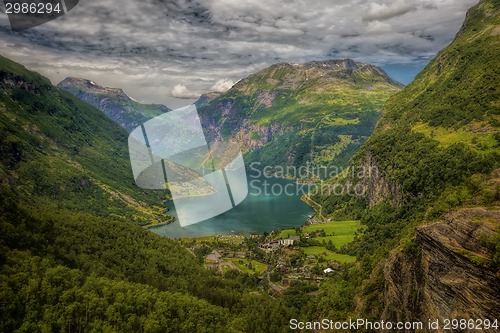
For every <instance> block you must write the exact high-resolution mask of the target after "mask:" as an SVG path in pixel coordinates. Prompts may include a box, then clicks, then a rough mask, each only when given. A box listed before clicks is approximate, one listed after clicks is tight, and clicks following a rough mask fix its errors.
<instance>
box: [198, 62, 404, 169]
mask: <svg viewBox="0 0 500 333" xmlns="http://www.w3.org/2000/svg"><path fill="white" fill-rule="evenodd" d="M400 89H401V85H400V84H398V83H396V82H395V81H394V80H392V79H391V78H390V77H389V76H388V75H387V74H386V73H385V72H384V71H383V70H382V69H380V68H378V67H375V66H372V65H365V64H362V63H359V62H355V61H352V60H349V59H346V60H331V61H314V62H308V63H305V64H289V63H278V64H274V65H272V66H270V67H268V68H265V69H263V70H261V71H259V72H257V73H255V74H252V75H250V76H248V77H247V78H244V79H242V80H240V81H238V82H237V83H236V84H235V85H234V86H233V87H232V88H231V89H229V90H228V91H226V92H225V93H223V94H221V95H219V96H215V98H208V99H207V98H205V100H204V101H203V103H199V104H198V105H199V106H200V107H199V110H198V111H199V114H200V119H201V122H202V124H203V127H204V130H205V134H206V137H207V138H208V140H209V141H216V140H229V141H233V142H236V143H238V144H240V146H241V147H242V150H243V152H245V153H246V156H245V157H246V160H247V161H248V163H250V162H252V161H259V162H261V163H263V164H266V165H271V166H295V167H302V166H305V165H306V164H308V163H312V164H317V165H323V164H326V165H332V164H339V165H345V164H346V163H347V161H348V160H349V159H350V157H351V156H352V153H353V152H354V151H355V150H356V149H357V148H358V147H359V146H360V145H361V144H362V143H363V142H364V141H365V140H366V138H367V137H368V136H369V135H370V134H371V131H372V130H373V128H374V127H375V123H376V122H377V120H378V117H379V114H380V111H381V109H382V106H383V103H384V102H385V100H386V99H387V98H388V97H389V96H390V95H392V94H393V93H395V92H397V91H399V90H400ZM334 160H335V161H334Z"/></svg>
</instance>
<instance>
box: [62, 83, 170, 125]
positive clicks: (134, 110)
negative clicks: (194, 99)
mask: <svg viewBox="0 0 500 333" xmlns="http://www.w3.org/2000/svg"><path fill="white" fill-rule="evenodd" d="M57 87H58V88H61V89H64V90H66V91H69V92H70V93H72V94H73V95H75V96H76V97H78V98H79V99H81V100H82V101H84V102H87V103H89V104H90V105H93V106H95V107H96V108H98V109H99V110H101V111H102V112H104V113H105V114H106V115H107V116H108V117H109V118H111V119H113V121H115V122H116V123H118V124H119V125H120V126H122V127H124V128H125V129H126V130H127V131H128V132H131V131H132V130H133V129H135V128H136V127H137V126H139V125H141V124H142V123H144V122H145V121H147V120H149V119H151V118H154V117H156V116H159V115H161V114H163V113H165V112H168V111H170V109H169V108H168V107H166V106H164V105H160V104H142V103H139V102H137V101H135V100H134V99H132V98H130V97H129V96H127V95H126V94H125V93H124V92H123V90H122V89H119V88H106V87H102V86H100V85H98V84H96V83H95V82H93V81H90V80H86V79H79V78H72V77H68V78H66V79H64V80H63V81H61V82H60V83H59V84H58V85H57Z"/></svg>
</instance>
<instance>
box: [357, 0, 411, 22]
mask: <svg viewBox="0 0 500 333" xmlns="http://www.w3.org/2000/svg"><path fill="white" fill-rule="evenodd" d="M416 9H417V5H416V3H415V2H413V3H412V2H409V1H407V0H396V1H394V2H392V3H389V4H385V3H383V4H378V3H376V2H373V3H371V4H370V7H369V9H368V11H367V12H366V13H365V15H363V19H364V20H365V21H384V20H388V19H391V18H393V17H396V16H401V15H404V14H406V13H408V12H411V11H414V10H416Z"/></svg>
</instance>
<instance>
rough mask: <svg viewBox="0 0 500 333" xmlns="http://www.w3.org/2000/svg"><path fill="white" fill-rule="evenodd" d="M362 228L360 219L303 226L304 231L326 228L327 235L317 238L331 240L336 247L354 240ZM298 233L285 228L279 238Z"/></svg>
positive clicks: (316, 238)
mask: <svg viewBox="0 0 500 333" xmlns="http://www.w3.org/2000/svg"><path fill="white" fill-rule="evenodd" d="M360 228H361V223H360V222H359V221H335V222H330V223H325V224H313V225H308V226H305V227H303V228H302V233H303V234H306V233H312V232H315V231H316V230H324V231H325V234H326V237H315V238H314V239H315V240H318V241H320V242H321V241H323V240H324V241H325V242H328V241H329V240H331V241H332V243H333V244H334V245H335V246H336V247H338V248H339V247H342V246H344V245H346V244H348V243H350V242H352V241H353V240H354V234H355V233H356V231H357V230H359V229H360ZM296 234H297V233H296V231H295V229H285V230H281V232H280V233H279V235H278V238H280V239H282V238H288V237H289V236H295V235H296Z"/></svg>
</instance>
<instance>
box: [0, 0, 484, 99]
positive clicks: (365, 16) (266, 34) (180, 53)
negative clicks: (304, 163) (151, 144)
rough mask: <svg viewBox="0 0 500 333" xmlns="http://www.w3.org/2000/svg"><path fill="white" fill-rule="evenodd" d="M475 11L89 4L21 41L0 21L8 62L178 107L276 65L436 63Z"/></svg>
mask: <svg viewBox="0 0 500 333" xmlns="http://www.w3.org/2000/svg"><path fill="white" fill-rule="evenodd" d="M476 1H477V0H446V1H439V2H435V1H430V0H415V1H413V2H411V4H410V3H409V2H406V1H402V0H395V1H394V0H393V1H387V0H385V1H384V0H379V2H378V3H377V4H373V3H371V2H370V1H369V0H354V1H351V0H339V1H335V2H332V1H330V0H316V1H309V0H275V1H269V0H240V1H233V0H204V1H195V0H165V1H160V0H143V1H139V0H121V1H120V2H119V5H118V3H117V2H116V0H100V1H89V0H80V3H79V5H78V6H76V7H75V8H74V9H73V10H72V11H71V12H70V13H68V14H67V15H65V16H63V17H61V18H59V19H57V20H55V21H52V22H50V23H47V24H45V25H42V26H40V27H37V28H35V29H30V30H27V31H25V32H22V33H13V32H11V31H10V28H8V21H7V20H6V16H5V15H0V38H1V39H0V40H1V41H2V43H3V46H2V53H3V54H4V55H5V56H8V57H11V58H13V59H15V60H18V61H20V62H22V63H23V64H25V65H27V66H28V67H30V68H32V69H34V70H37V71H40V72H42V73H43V74H44V75H46V76H48V77H49V78H50V79H51V80H52V81H54V82H55V83H57V81H58V80H61V79H63V78H64V76H80V77H81V76H83V77H87V78H89V79H93V80H95V81H97V82H100V83H102V84H105V85H107V86H115V87H122V88H123V89H124V90H125V92H127V93H128V94H130V95H131V96H133V97H134V98H136V99H138V100H145V101H148V102H160V103H164V104H167V105H169V106H171V107H178V106H182V104H185V103H186V102H188V101H187V100H178V99H177V98H174V97H172V95H174V94H172V93H171V92H172V91H173V90H174V88H175V86H176V85H178V84H179V83H182V84H183V85H185V86H187V87H189V88H190V89H189V90H188V89H187V88H186V90H187V93H186V92H184V93H185V94H181V93H179V94H176V96H177V97H179V96H181V95H184V98H187V96H194V94H195V93H201V92H207V91H209V90H211V89H212V88H213V86H214V83H215V82H217V81H218V80H223V79H227V80H232V81H238V80H239V79H241V78H243V77H245V76H247V75H249V74H251V73H253V72H255V71H257V70H259V69H262V68H264V67H266V66H268V65H270V64H272V63H275V62H277V61H286V62H304V61H309V60H324V59H327V58H331V57H336V58H354V59H356V60H358V61H364V62H368V63H374V64H377V65H384V64H391V63H405V62H413V61H414V59H416V58H418V57H424V58H428V57H432V55H433V54H435V53H436V52H437V51H438V50H439V49H441V48H442V47H444V46H445V45H447V44H448V43H449V42H450V41H451V39H452V38H453V36H454V35H455V33H456V32H457V31H458V29H459V27H460V24H461V23H462V21H463V18H464V17H465V11H466V9H467V8H468V7H470V6H471V5H472V4H474V3H475V2H476ZM13 45H16V46H13ZM193 91H194V92H195V93H193ZM177 92H179V91H177ZM189 93H190V94H191V95H189ZM189 98H194V97H189Z"/></svg>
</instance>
